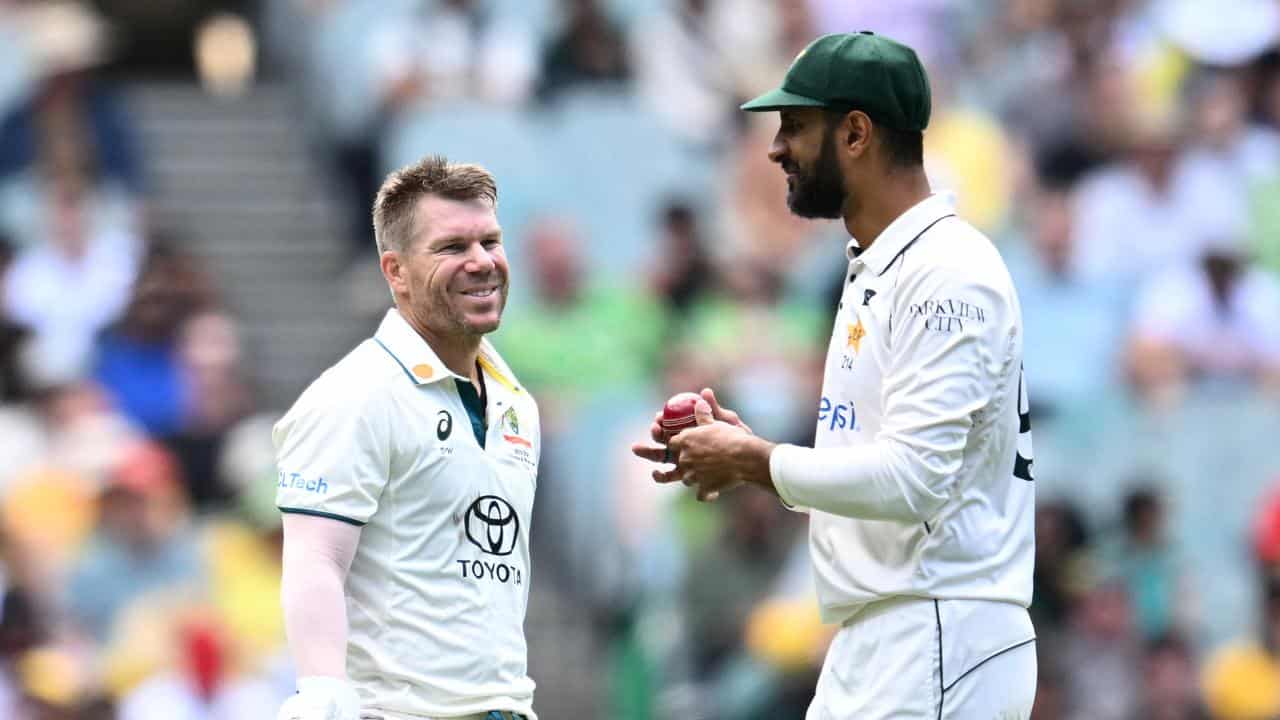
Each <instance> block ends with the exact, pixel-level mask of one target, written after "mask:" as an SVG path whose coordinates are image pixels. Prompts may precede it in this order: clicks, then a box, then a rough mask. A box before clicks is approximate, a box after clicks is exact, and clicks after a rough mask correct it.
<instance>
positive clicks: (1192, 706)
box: [1133, 634, 1209, 720]
mask: <svg viewBox="0 0 1280 720" xmlns="http://www.w3.org/2000/svg"><path fill="white" fill-rule="evenodd" d="M1133 717H1134V718H1135V720H1136V719H1137V718H1141V719H1142V720H1209V714H1208V712H1207V711H1206V710H1205V708H1204V705H1203V704H1202V703H1201V702H1200V683H1199V678H1198V677H1197V673H1196V658H1195V654H1194V652H1193V650H1192V648H1191V646H1190V645H1189V644H1188V643H1187V641H1186V640H1184V639H1183V638H1182V637H1181V636H1179V635H1173V634H1170V635H1162V636H1160V637H1158V638H1155V639H1153V640H1151V641H1150V642H1149V643H1147V646H1146V649H1145V651H1144V653H1143V659H1142V701H1141V702H1140V707H1139V710H1138V712H1137V713H1136V714H1134V715H1133Z"/></svg>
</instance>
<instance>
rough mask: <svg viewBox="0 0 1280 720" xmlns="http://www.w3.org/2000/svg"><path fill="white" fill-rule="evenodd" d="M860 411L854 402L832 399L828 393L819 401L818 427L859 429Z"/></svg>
mask: <svg viewBox="0 0 1280 720" xmlns="http://www.w3.org/2000/svg"><path fill="white" fill-rule="evenodd" d="M857 421H858V413H857V411H856V410H854V407H853V403H851V402H839V401H835V400H832V399H831V398H829V397H827V396H826V395H823V396H822V399H821V400H819V401H818V427H820V428H821V427H824V426H825V427H826V429H827V430H844V429H846V428H848V429H852V430H857V429H858V426H857Z"/></svg>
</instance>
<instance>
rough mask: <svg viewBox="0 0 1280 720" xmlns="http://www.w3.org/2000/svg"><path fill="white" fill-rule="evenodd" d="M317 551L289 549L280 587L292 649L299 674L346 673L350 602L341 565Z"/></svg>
mask: <svg viewBox="0 0 1280 720" xmlns="http://www.w3.org/2000/svg"><path fill="white" fill-rule="evenodd" d="M324 560H325V559H324V558H320V557H317V556H316V555H314V554H313V555H309V556H307V555H304V554H303V553H294V554H293V557H290V553H288V552H286V553H285V557H284V575H283V579H282V582H281V587H280V599H281V604H282V605H283V606H284V626H285V632H286V633H287V634H288V637H289V650H290V652H291V653H292V655H293V661H294V664H295V666H296V667H297V673H298V676H299V677H305V676H309V675H327V676H331V677H346V656H347V604H346V599H345V597H344V596H343V581H342V578H341V577H340V576H339V569H338V568H337V567H336V566H334V565H333V564H332V563H329V562H325V561H324Z"/></svg>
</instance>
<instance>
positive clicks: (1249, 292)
mask: <svg viewBox="0 0 1280 720" xmlns="http://www.w3.org/2000/svg"><path fill="white" fill-rule="evenodd" d="M1129 361H1130V363H1129V364H1130V373H1131V376H1132V379H1133V381H1134V383H1135V385H1136V387H1137V389H1138V390H1139V391H1140V392H1141V393H1142V394H1143V395H1144V396H1146V397H1148V398H1150V399H1152V400H1153V401H1157V402H1161V401H1171V400H1174V399H1176V398H1177V397H1178V396H1179V395H1180V390H1181V389H1182V388H1183V387H1184V386H1185V384H1186V383H1187V382H1189V381H1192V380H1197V379H1217V380H1228V381H1243V382H1252V383H1262V384H1264V385H1266V386H1270V387H1276V386H1277V383H1280V280H1278V279H1277V278H1275V277H1274V276H1272V275H1270V274H1269V273H1266V272H1264V271H1262V270H1259V269H1258V268H1256V267H1254V266H1253V265H1252V264H1251V263H1250V262H1249V260H1248V258H1247V256H1246V254H1245V251H1244V250H1243V248H1242V247H1241V238H1240V237H1239V235H1237V234H1235V233H1234V232H1232V231H1231V230H1230V229H1226V230H1225V231H1224V232H1223V234H1221V235H1219V234H1210V235H1207V236H1205V242H1204V247H1203V249H1202V250H1201V252H1200V254H1199V257H1198V258H1197V259H1196V260H1194V261H1192V262H1187V263H1185V264H1182V265H1179V266H1178V267H1175V268H1172V269H1169V270H1168V271H1165V272H1162V273H1159V274H1156V275H1154V276H1153V277H1151V279H1150V280H1149V281H1148V282H1146V283H1145V284H1144V285H1143V287H1142V288H1141V290H1140V292H1139V295H1138V298H1137V301H1136V306H1135V312H1134V320H1133V331H1132V341H1131V344H1130V349H1129Z"/></svg>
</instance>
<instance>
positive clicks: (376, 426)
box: [272, 394, 391, 525]
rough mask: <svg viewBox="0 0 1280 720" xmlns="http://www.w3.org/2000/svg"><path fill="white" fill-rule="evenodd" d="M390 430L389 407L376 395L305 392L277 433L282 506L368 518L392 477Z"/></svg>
mask: <svg viewBox="0 0 1280 720" xmlns="http://www.w3.org/2000/svg"><path fill="white" fill-rule="evenodd" d="M371 395H372V394H371ZM387 432H388V423H387V422H386V421H385V408H383V407H381V405H380V404H379V403H378V402H376V401H374V400H373V399H372V398H370V399H366V400H364V401H360V400H356V399H354V398H352V399H350V401H349V402H348V401H346V400H342V399H338V400H333V401H328V402H312V401H308V398H307V397H306V396H305V395H304V397H303V398H302V399H300V400H299V401H298V404H297V405H295V406H294V408H293V409H292V410H290V411H289V413H288V414H286V415H285V417H284V418H283V419H281V420H280V422H279V423H277V424H276V426H275V428H274V430H273V431H272V440H273V442H274V443H275V449H276V468H277V488H276V505H277V507H279V508H280V511H281V512H286V513H300V514H303V515H316V516H319V517H328V518H332V519H335V520H341V521H343V522H347V523H350V524H353V525H363V524H365V523H366V522H368V520H369V518H371V517H372V516H373V514H374V513H375V512H377V510H378V498H379V496H380V495H381V494H382V489H383V487H385V486H386V484H387V481H388V478H389V477H390V472H391V462H390V439H389V437H388V434H387Z"/></svg>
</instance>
